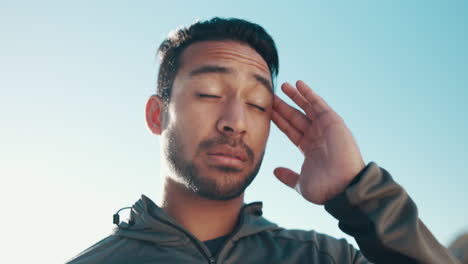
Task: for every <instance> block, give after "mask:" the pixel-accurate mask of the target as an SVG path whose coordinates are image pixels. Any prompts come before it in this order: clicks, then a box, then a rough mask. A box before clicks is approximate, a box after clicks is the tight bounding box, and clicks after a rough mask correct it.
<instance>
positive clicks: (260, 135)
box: [249, 120, 270, 151]
mask: <svg viewBox="0 0 468 264" xmlns="http://www.w3.org/2000/svg"><path fill="white" fill-rule="evenodd" d="M250 127H251V129H250V131H249V132H250V134H251V136H252V138H251V140H252V141H251V142H252V143H253V144H254V145H255V148H257V151H263V149H265V146H266V142H267V140H268V136H269V134H270V120H257V121H256V122H251V124H250ZM252 147H253V146H252Z"/></svg>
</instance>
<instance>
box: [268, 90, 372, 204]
mask: <svg viewBox="0 0 468 264" xmlns="http://www.w3.org/2000/svg"><path fill="white" fill-rule="evenodd" d="M281 88H282V90H283V92H284V93H285V94H286V95H287V96H289V98H291V99H292V100H293V102H294V103H296V104H297V106H299V107H300V108H301V109H302V110H303V111H304V112H305V114H304V113H303V112H301V111H299V110H298V109H296V108H294V107H292V106H290V105H288V104H287V103H285V102H284V101H283V100H281V99H280V98H279V97H278V96H275V99H274V104H273V113H272V120H273V122H274V123H275V124H276V126H277V127H278V128H279V129H280V130H281V131H282V132H283V133H284V134H286V136H287V137H288V138H289V139H290V140H291V142H292V143H293V144H294V145H296V146H297V147H298V148H299V150H300V151H301V152H302V153H303V155H304V162H303V164H302V167H301V171H300V173H296V172H294V171H293V170H291V169H288V168H276V169H275V170H274V174H275V176H276V177H277V178H278V179H279V180H280V181H281V182H283V183H284V184H286V185H288V186H289V187H291V188H295V189H296V190H297V191H298V192H299V193H300V194H301V195H302V196H303V197H304V198H305V199H306V200H308V201H310V202H312V203H315V204H324V203H325V202H326V201H328V200H329V199H331V198H333V197H335V196H336V195H337V194H338V193H340V192H342V191H343V190H344V189H345V188H346V186H347V185H348V184H349V183H350V182H351V180H352V179H353V178H354V177H355V176H356V175H357V174H358V173H359V172H360V171H361V170H362V169H363V168H364V167H365V164H364V161H363V159H362V156H361V153H360V151H359V147H358V146H357V143H356V141H355V140H354V137H353V135H352V134H351V131H349V129H348V127H346V124H345V122H344V121H343V119H342V118H341V117H340V116H339V115H338V114H337V113H336V112H335V111H334V110H333V109H332V108H330V106H328V104H327V103H326V102H325V101H324V100H323V99H322V98H321V97H320V96H318V95H317V94H316V93H315V92H314V91H312V89H311V88H310V87H309V86H308V85H307V84H306V83H304V82H303V81H298V82H297V83H296V88H295V87H293V86H291V85H290V84H288V83H284V84H283V85H282V86H281Z"/></svg>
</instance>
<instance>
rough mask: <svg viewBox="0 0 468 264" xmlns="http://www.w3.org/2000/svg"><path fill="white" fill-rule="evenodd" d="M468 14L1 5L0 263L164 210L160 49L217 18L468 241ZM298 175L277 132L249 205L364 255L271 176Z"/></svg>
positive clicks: (428, 220) (222, 5)
mask: <svg viewBox="0 0 468 264" xmlns="http://www.w3.org/2000/svg"><path fill="white" fill-rule="evenodd" d="M97 2H99V3H97ZM467 3H468V2H466V1H455V0H454V1H302V2H301V1H277V2H275V1H252V0H250V1H196V2H195V1H177V0H174V1H57V2H49V1H29V2H27V1H13V0H10V1H9V0H7V1H5V0H4V1H1V2H0V34H1V35H0V177H1V185H0V198H1V201H2V209H1V212H0V214H1V215H0V219H1V220H0V221H1V223H2V228H1V230H0V237H1V240H0V241H1V242H0V244H1V248H2V250H1V251H2V253H0V259H1V260H0V261H1V262H3V263H63V262H64V261H65V260H67V259H69V258H71V257H72V256H74V255H76V254H77V253H79V252H81V251H82V250H84V249H85V248H87V247H88V246H90V245H92V244H93V243H94V242H97V241H98V240H99V239H101V238H103V237H105V236H106V235H108V234H109V233H110V232H111V230H112V228H113V225H112V214H113V213H115V212H116V211H117V210H118V209H120V208H121V207H124V206H130V205H132V204H133V203H134V202H135V201H136V200H137V199H138V198H139V197H140V195H141V194H146V195H148V196H149V197H151V198H153V199H154V200H156V201H157V200H158V197H159V194H160V190H159V189H160V187H161V184H160V178H159V175H158V174H159V165H160V163H159V159H160V154H159V139H158V138H157V137H156V136H154V135H152V134H151V133H150V132H149V130H148V129H147V128H146V124H145V121H144V106H145V103H146V99H147V98H148V96H150V95H151V94H153V93H154V90H155V83H156V77H155V75H156V72H157V61H156V56H155V51H156V48H157V46H158V45H159V43H160V42H161V41H162V40H163V38H164V37H165V36H166V35H167V33H168V32H169V31H170V30H172V29H174V28H176V27H178V26H180V25H187V24H190V23H191V22H193V21H194V20H195V19H198V18H200V19H206V18H211V17H213V16H225V17H231V16H234V17H240V18H245V19H249V20H251V21H253V22H256V23H259V24H261V25H262V26H264V27H265V28H266V29H267V31H268V32H269V33H270V34H271V35H272V36H273V38H274V39H275V40H276V42H277V46H278V49H279V55H280V73H279V77H278V83H279V84H280V83H282V82H285V81H288V82H295V81H296V80H297V79H303V80H305V81H306V82H308V83H309V84H310V86H311V87H312V88H313V89H315V91H316V92H317V93H318V94H320V95H321V96H322V97H323V98H324V99H325V100H326V101H327V102H328V103H329V104H330V105H331V106H332V107H333V108H334V109H335V110H336V111H337V112H338V113H339V114H340V115H341V116H342V117H343V118H344V120H345V121H346V123H347V124H348V126H349V127H350V129H351V131H352V132H353V134H354V135H355V137H356V140H357V142H358V144H359V146H360V147H361V151H362V153H363V155H364V159H365V160H366V162H369V161H375V162H377V163H378V164H379V165H380V166H381V167H383V168H385V169H387V170H388V171H389V172H390V173H391V174H392V175H393V176H394V178H395V179H396V181H397V182H398V183H400V184H401V185H402V186H403V187H404V188H405V189H406V190H407V191H408V193H409V194H410V196H411V197H412V198H413V199H414V200H415V202H416V203H417V205H418V207H419V212H420V216H421V218H422V220H423V221H424V222H425V224H426V225H427V226H428V227H429V228H430V229H431V230H432V232H433V233H434V235H435V236H436V237H437V239H438V240H439V241H440V242H441V243H443V244H448V243H449V242H450V241H451V240H452V239H453V238H454V237H455V236H456V235H457V234H459V233H460V232H462V231H467V230H468V210H467V209H466V207H467V206H466V205H467V204H468V192H467V187H468V174H467V165H466V164H467V160H468V154H467V151H466V150H467V148H468V139H467V138H466V135H467V134H468V121H467V113H468V111H467V110H468V109H467V104H466V101H467V99H468V89H467V88H468V85H467V84H468V64H467V61H468V48H467V47H468V43H467V42H468V41H467V40H468V39H467V38H468V34H467V28H468V17H467V16H466V14H467V12H468V4H467ZM278 94H279V95H280V97H282V98H285V96H284V94H282V92H279V93H278ZM301 163H302V157H301V154H300V153H299V151H298V150H296V149H295V147H294V146H293V145H292V144H290V143H289V141H288V139H287V138H286V137H285V136H284V135H282V134H281V133H280V132H279V130H278V129H276V127H274V128H273V129H272V131H271V134H270V139H269V143H268V147H267V153H266V156H265V159H264V164H263V167H262V169H261V171H260V173H259V175H258V177H257V179H256V180H255V181H254V183H253V184H252V186H251V187H250V188H249V189H248V191H247V194H246V200H247V201H248V202H250V201H257V200H261V201H263V202H264V216H266V217H267V218H269V219H270V220H271V221H273V222H276V223H278V224H280V225H282V226H284V227H288V228H300V229H315V230H317V231H319V232H323V233H327V234H330V235H333V236H337V237H343V236H344V237H346V238H347V239H349V240H350V242H352V243H354V242H353V240H352V238H350V237H347V236H345V235H344V234H343V233H342V232H341V231H340V230H339V229H338V227H337V221H336V220H334V219H333V218H332V217H331V216H329V215H328V214H327V213H326V212H325V210H324V209H323V207H321V206H316V205H313V204H310V203H308V202H306V201H305V200H303V199H302V198H301V197H300V196H299V195H297V194H296V193H295V192H294V191H292V190H290V189H288V188H287V187H285V186H284V185H282V184H281V183H280V182H279V181H277V180H276V179H275V178H274V176H273V173H272V171H273V169H274V168H275V167H276V166H286V167H290V168H292V169H296V170H298V169H300V166H301Z"/></svg>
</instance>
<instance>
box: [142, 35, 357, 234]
mask: <svg viewBox="0 0 468 264" xmlns="http://www.w3.org/2000/svg"><path fill="white" fill-rule="evenodd" d="M207 66H209V67H208V68H210V70H208V72H207V71H206V67H207ZM213 66H215V67H213ZM214 68H217V69H218V70H215V71H213V69H214ZM219 68H223V69H228V70H227V71H226V70H219ZM203 69H205V70H203ZM271 84H272V81H271V76H270V72H269V69H268V67H267V64H266V63H265V61H264V60H263V58H262V57H261V56H260V55H259V54H258V53H257V52H256V51H255V50H254V49H252V48H250V47H249V46H247V45H245V44H242V43H239V42H234V41H202V42H197V43H194V44H192V45H190V46H189V47H187V48H186V49H185V50H184V51H183V53H182V55H181V67H180V68H179V70H178V72H177V75H176V78H175V80H174V84H173V88H172V95H171V100H170V103H169V104H168V108H167V109H165V108H164V104H163V102H162V101H161V99H160V98H159V97H157V96H152V97H150V98H149V100H148V103H147V107H146V119H147V123H148V126H149V128H150V129H151V131H152V132H153V133H154V134H157V135H160V136H161V138H162V141H161V142H162V145H163V148H166V147H167V146H168V144H169V140H168V139H169V138H170V137H169V136H170V134H171V132H172V133H173V134H176V135H177V136H178V140H179V141H180V142H179V143H180V144H181V145H182V146H183V151H182V156H183V159H184V160H187V161H191V162H192V163H193V165H194V166H196V168H197V170H198V172H199V175H200V177H201V178H203V179H205V180H208V181H211V182H214V183H215V184H216V186H217V187H218V188H219V190H221V191H222V190H228V189H229V186H230V185H232V183H233V182H235V183H238V182H240V181H242V180H245V178H246V177H247V176H248V175H249V173H251V172H252V171H253V170H254V169H255V167H256V165H258V164H259V162H261V159H262V156H263V153H264V150H265V146H266V142H267V139H268V135H269V131H270V121H273V122H274V123H275V124H276V125H277V126H278V128H279V129H280V130H281V131H283V132H284V134H285V135H286V136H287V137H288V138H289V139H290V140H291V142H292V143H293V144H295V145H296V146H297V147H298V148H299V149H300V150H301V151H302V153H303V154H304V163H303V165H302V169H301V172H300V173H296V172H294V171H292V170H291V169H288V168H276V169H275V170H274V174H275V176H276V177H277V178H278V179H279V180H280V181H281V182H283V183H285V184H286V185H287V186H289V187H292V188H295V189H296V190H297V191H298V192H299V193H300V194H301V195H302V196H303V197H304V198H305V199H306V200H308V201H310V202H313V203H316V204H324V203H325V202H326V201H328V200H329V199H331V198H333V197H334V196H336V195H337V194H338V193H340V192H342V191H343V190H344V189H345V188H346V186H347V185H348V184H349V182H350V181H351V180H352V179H353V178H354V177H355V176H356V175H357V174H358V173H359V172H360V171H361V170H362V169H363V168H364V167H365V164H364V161H363V159H362V156H361V154H360V152H359V148H358V146H357V144H356V142H355V140H354V138H353V136H352V135H351V132H350V131H349V130H348V128H347V127H346V125H345V123H344V121H343V120H342V119H341V118H340V117H339V116H338V114H336V113H335V112H334V111H333V110H332V109H331V108H330V107H329V106H328V105H327V104H326V103H325V102H324V101H323V100H322V99H321V98H320V97H319V96H318V95H317V94H315V93H314V92H313V91H312V90H311V89H310V88H309V87H308V86H307V85H306V84H305V83H304V82H302V81H298V82H297V83H296V87H293V86H291V85H290V84H287V83H284V84H283V85H282V90H283V92H285V94H286V95H288V96H289V97H290V98H291V99H292V100H293V101H294V102H295V103H296V104H297V105H298V106H299V107H300V108H302V110H303V111H304V113H305V114H303V113H302V112H301V111H299V110H298V109H296V108H294V107H292V106H289V105H288V104H286V103H285V102H284V101H282V100H281V99H280V98H279V97H277V96H275V95H273V93H272V91H271V86H272V85H271ZM206 95H210V96H206ZM213 95H214V96H215V97H213ZM194 120H195V121H194ZM220 137H223V138H225V139H229V141H230V142H234V143H233V144H234V145H236V143H237V146H238V145H239V144H240V143H239V142H242V144H244V145H245V146H248V149H250V150H251V153H252V154H253V155H251V156H250V158H246V160H245V161H243V162H239V160H235V159H233V158H232V157H226V156H223V155H218V154H216V153H215V155H212V154H213V153H211V154H210V150H206V149H202V151H200V147H199V146H200V143H201V142H203V141H206V140H210V139H214V138H220ZM163 156H164V155H163ZM162 162H163V167H164V168H165V169H164V170H163V173H164V176H165V183H164V192H163V199H162V207H163V209H164V210H165V211H166V212H167V213H168V214H169V215H170V216H172V217H173V218H175V219H176V221H177V222H178V223H179V224H181V225H182V226H183V227H184V228H185V229H187V230H188V231H189V232H191V233H192V234H194V235H195V236H196V237H197V238H198V239H200V240H201V241H205V240H209V239H214V238H217V237H220V236H223V235H226V234H228V233H230V232H231V231H232V229H233V228H234V227H235V225H236V222H237V219H238V215H239V212H240V209H241V207H242V205H243V203H244V197H243V193H242V194H240V195H239V196H237V197H234V198H232V199H229V200H213V199H209V198H206V197H204V196H202V195H198V194H197V193H195V192H194V191H193V190H192V189H191V188H190V186H188V185H187V182H186V181H185V180H184V177H181V175H178V174H177V171H174V170H171V168H170V166H169V165H168V160H167V157H165V159H163V161H162ZM164 164H165V165H164Z"/></svg>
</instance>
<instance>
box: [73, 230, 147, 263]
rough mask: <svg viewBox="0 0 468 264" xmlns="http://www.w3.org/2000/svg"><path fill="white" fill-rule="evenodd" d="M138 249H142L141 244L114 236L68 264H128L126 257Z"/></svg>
mask: <svg viewBox="0 0 468 264" xmlns="http://www.w3.org/2000/svg"><path fill="white" fill-rule="evenodd" d="M137 244H138V245H137ZM137 247H141V242H137V241H135V240H133V239H129V238H124V237H121V236H118V235H115V234H113V235H110V236H108V237H106V238H104V239H102V240H101V241H99V242H97V243H96V244H94V245H92V246H91V247H89V248H88V249H86V250H84V251H83V252H81V253H80V254H78V255H77V256H75V257H73V258H72V259H71V260H69V261H68V262H67V264H81V263H86V264H92V263H128V259H126V258H125V256H128V255H129V254H128V253H129V252H132V251H133V250H135V249H136V248H137Z"/></svg>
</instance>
